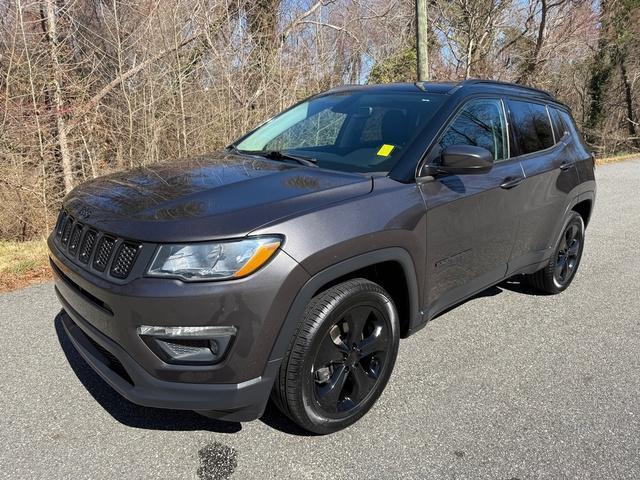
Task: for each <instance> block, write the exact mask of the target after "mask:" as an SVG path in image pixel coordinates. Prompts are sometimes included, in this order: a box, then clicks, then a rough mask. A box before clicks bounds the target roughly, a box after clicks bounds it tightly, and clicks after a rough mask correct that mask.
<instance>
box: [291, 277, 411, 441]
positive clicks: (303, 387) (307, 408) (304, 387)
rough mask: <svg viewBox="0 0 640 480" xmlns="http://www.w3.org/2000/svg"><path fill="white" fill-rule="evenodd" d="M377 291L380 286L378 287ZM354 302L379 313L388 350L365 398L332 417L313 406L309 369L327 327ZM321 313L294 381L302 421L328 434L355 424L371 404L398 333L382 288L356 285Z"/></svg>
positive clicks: (391, 358)
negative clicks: (378, 373) (385, 331)
mask: <svg viewBox="0 0 640 480" xmlns="http://www.w3.org/2000/svg"><path fill="white" fill-rule="evenodd" d="M365 285H366V284H363V285H362V286H365ZM376 286H377V285H376ZM380 290H382V289H381V288H380ZM357 305H371V306H374V307H375V308H376V309H377V310H379V311H380V312H381V313H382V315H383V317H384V320H385V323H386V324H387V328H389V334H390V336H391V338H392V342H391V349H390V350H389V351H387V358H386V361H385V364H384V367H383V370H382V372H381V373H380V378H379V381H378V383H377V385H376V386H375V388H374V389H373V390H372V391H371V392H369V394H368V395H367V397H366V398H365V400H363V401H362V403H360V404H359V405H358V407H356V408H354V411H353V412H352V413H351V414H348V415H345V416H339V417H337V418H332V417H328V416H325V415H323V413H322V412H321V411H319V409H318V408H317V407H316V400H315V395H314V388H315V386H314V383H315V382H314V380H313V376H312V375H311V371H312V369H313V362H314V360H315V357H316V354H317V352H318V349H319V347H320V344H321V342H322V341H323V340H324V338H325V336H326V335H328V333H329V330H330V329H331V327H332V326H333V325H334V324H335V322H336V321H337V320H338V319H340V318H342V315H343V314H344V313H346V312H347V311H348V310H349V309H351V308H353V307H355V306H357ZM322 316H323V317H324V318H323V319H322V320H321V322H320V324H319V325H318V328H316V329H315V331H313V332H312V340H311V342H310V343H309V345H308V346H307V349H306V352H305V358H304V361H303V366H302V370H301V371H300V378H298V382H300V385H299V388H300V390H299V391H300V392H301V398H300V400H301V402H302V405H301V407H302V411H303V412H304V415H305V417H306V419H305V420H306V422H305V423H307V422H308V423H309V424H310V425H311V426H312V430H313V431H315V432H317V433H330V432H333V431H336V430H340V429H343V428H346V427H347V426H349V425H351V424H353V423H355V422H356V421H357V420H358V419H360V418H361V417H362V416H363V415H365V414H366V413H367V412H368V411H369V410H370V409H371V407H372V406H373V405H374V404H375V402H376V401H377V399H378V398H379V397H380V395H381V394H382V391H383V390H384V388H385V387H386V384H387V382H388V381H389V378H390V376H391V373H392V371H393V367H394V364H395V360H396V357H397V353H398V346H399V338H400V335H399V322H398V317H397V312H396V308H395V306H394V304H393V301H392V300H391V298H390V297H389V296H387V295H386V294H385V293H384V291H374V290H370V289H364V288H360V289H358V290H354V291H352V292H349V293H347V294H346V295H345V296H344V297H342V298H340V299H339V301H337V302H336V303H335V304H334V305H332V306H331V308H330V309H328V310H326V311H324V312H323V315H322Z"/></svg>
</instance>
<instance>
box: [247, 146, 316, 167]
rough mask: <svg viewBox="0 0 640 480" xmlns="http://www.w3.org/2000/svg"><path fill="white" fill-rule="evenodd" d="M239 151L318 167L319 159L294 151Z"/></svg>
mask: <svg viewBox="0 0 640 480" xmlns="http://www.w3.org/2000/svg"><path fill="white" fill-rule="evenodd" d="M236 151H237V152H239V153H246V154H248V155H260V156H261V157H264V158H268V159H270V160H293V161H294V162H298V163H299V164H301V165H305V166H307V167H317V166H318V165H317V163H318V161H317V160H316V159H315V158H313V157H305V156H302V155H294V154H292V153H285V152H283V151H282V150H236Z"/></svg>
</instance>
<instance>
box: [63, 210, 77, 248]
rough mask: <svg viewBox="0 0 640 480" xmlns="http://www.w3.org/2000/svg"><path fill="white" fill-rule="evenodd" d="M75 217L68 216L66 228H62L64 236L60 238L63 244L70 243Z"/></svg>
mask: <svg viewBox="0 0 640 480" xmlns="http://www.w3.org/2000/svg"><path fill="white" fill-rule="evenodd" d="M73 224H74V221H73V218H72V217H68V218H67V221H66V223H65V224H64V229H63V230H62V238H60V243H62V245H66V244H67V243H69V237H70V236H71V229H72V228H73Z"/></svg>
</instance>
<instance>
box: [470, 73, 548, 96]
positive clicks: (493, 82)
mask: <svg viewBox="0 0 640 480" xmlns="http://www.w3.org/2000/svg"><path fill="white" fill-rule="evenodd" d="M478 83H486V84H489V85H496V86H501V87H511V88H521V89H524V90H529V91H530V92H535V93H537V94H539V95H543V96H545V97H549V98H550V99H552V100H555V98H554V97H553V95H551V93H549V92H547V91H546V90H540V89H539V88H534V87H529V86H527V85H520V84H518V83H510V82H501V81H500V80H482V79H479V78H472V79H470V80H464V81H463V82H460V86H461V87H462V86H466V85H476V84H478Z"/></svg>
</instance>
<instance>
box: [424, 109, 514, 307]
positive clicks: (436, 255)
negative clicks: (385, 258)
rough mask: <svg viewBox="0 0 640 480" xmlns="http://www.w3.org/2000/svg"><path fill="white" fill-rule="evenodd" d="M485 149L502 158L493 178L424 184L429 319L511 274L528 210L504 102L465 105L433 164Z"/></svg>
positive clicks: (437, 179)
mask: <svg viewBox="0 0 640 480" xmlns="http://www.w3.org/2000/svg"><path fill="white" fill-rule="evenodd" d="M460 144H464V145H475V146H479V147H484V148H486V149H487V150H489V151H491V152H492V153H493V155H494V162H495V163H494V165H493V167H492V169H491V170H490V171H489V172H487V173H482V174H468V175H438V176H436V177H434V178H433V179H427V180H422V181H420V182H419V184H420V190H421V193H422V195H423V198H424V201H425V204H426V208H427V234H426V238H427V260H426V261H427V266H426V271H427V282H426V285H427V286H426V288H427V292H426V299H427V302H428V305H429V307H428V312H426V313H427V315H428V317H429V318H431V317H433V315H435V314H437V313H439V312H441V311H442V310H444V309H446V308H447V307H449V306H451V305H453V304H455V303H456V302H458V301H460V300H462V299H464V298H466V297H468V296H469V295H471V294H473V293H476V292H478V291H481V290H483V289H484V288H486V287H487V286H489V285H491V284H493V283H496V282H498V281H500V280H501V279H502V278H503V277H504V275H505V274H506V271H507V264H508V261H509V256H510V254H511V249H512V247H513V244H514V241H515V236H516V232H517V229H518V221H519V215H520V209H519V206H520V205H521V204H522V200H523V199H522V198H520V197H521V193H520V189H519V188H518V186H519V184H520V182H522V180H523V179H524V174H523V170H522V166H521V165H520V162H519V161H518V160H517V159H511V158H510V156H509V133H508V126H507V121H506V115H505V109H504V105H503V102H502V100H501V99H499V98H476V99H473V100H470V101H468V102H467V103H466V104H464V105H463V106H462V107H461V108H460V109H459V110H458V112H457V113H456V115H455V116H454V118H453V120H452V121H451V122H450V124H449V125H448V127H447V128H446V129H445V130H444V132H443V133H442V135H441V136H440V138H439V140H438V142H437V143H436V144H435V145H434V147H433V148H432V151H431V152H429V154H428V156H427V162H429V163H437V162H438V161H439V157H440V155H439V154H440V152H441V151H442V150H443V149H444V148H446V147H448V146H450V145H460Z"/></svg>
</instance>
